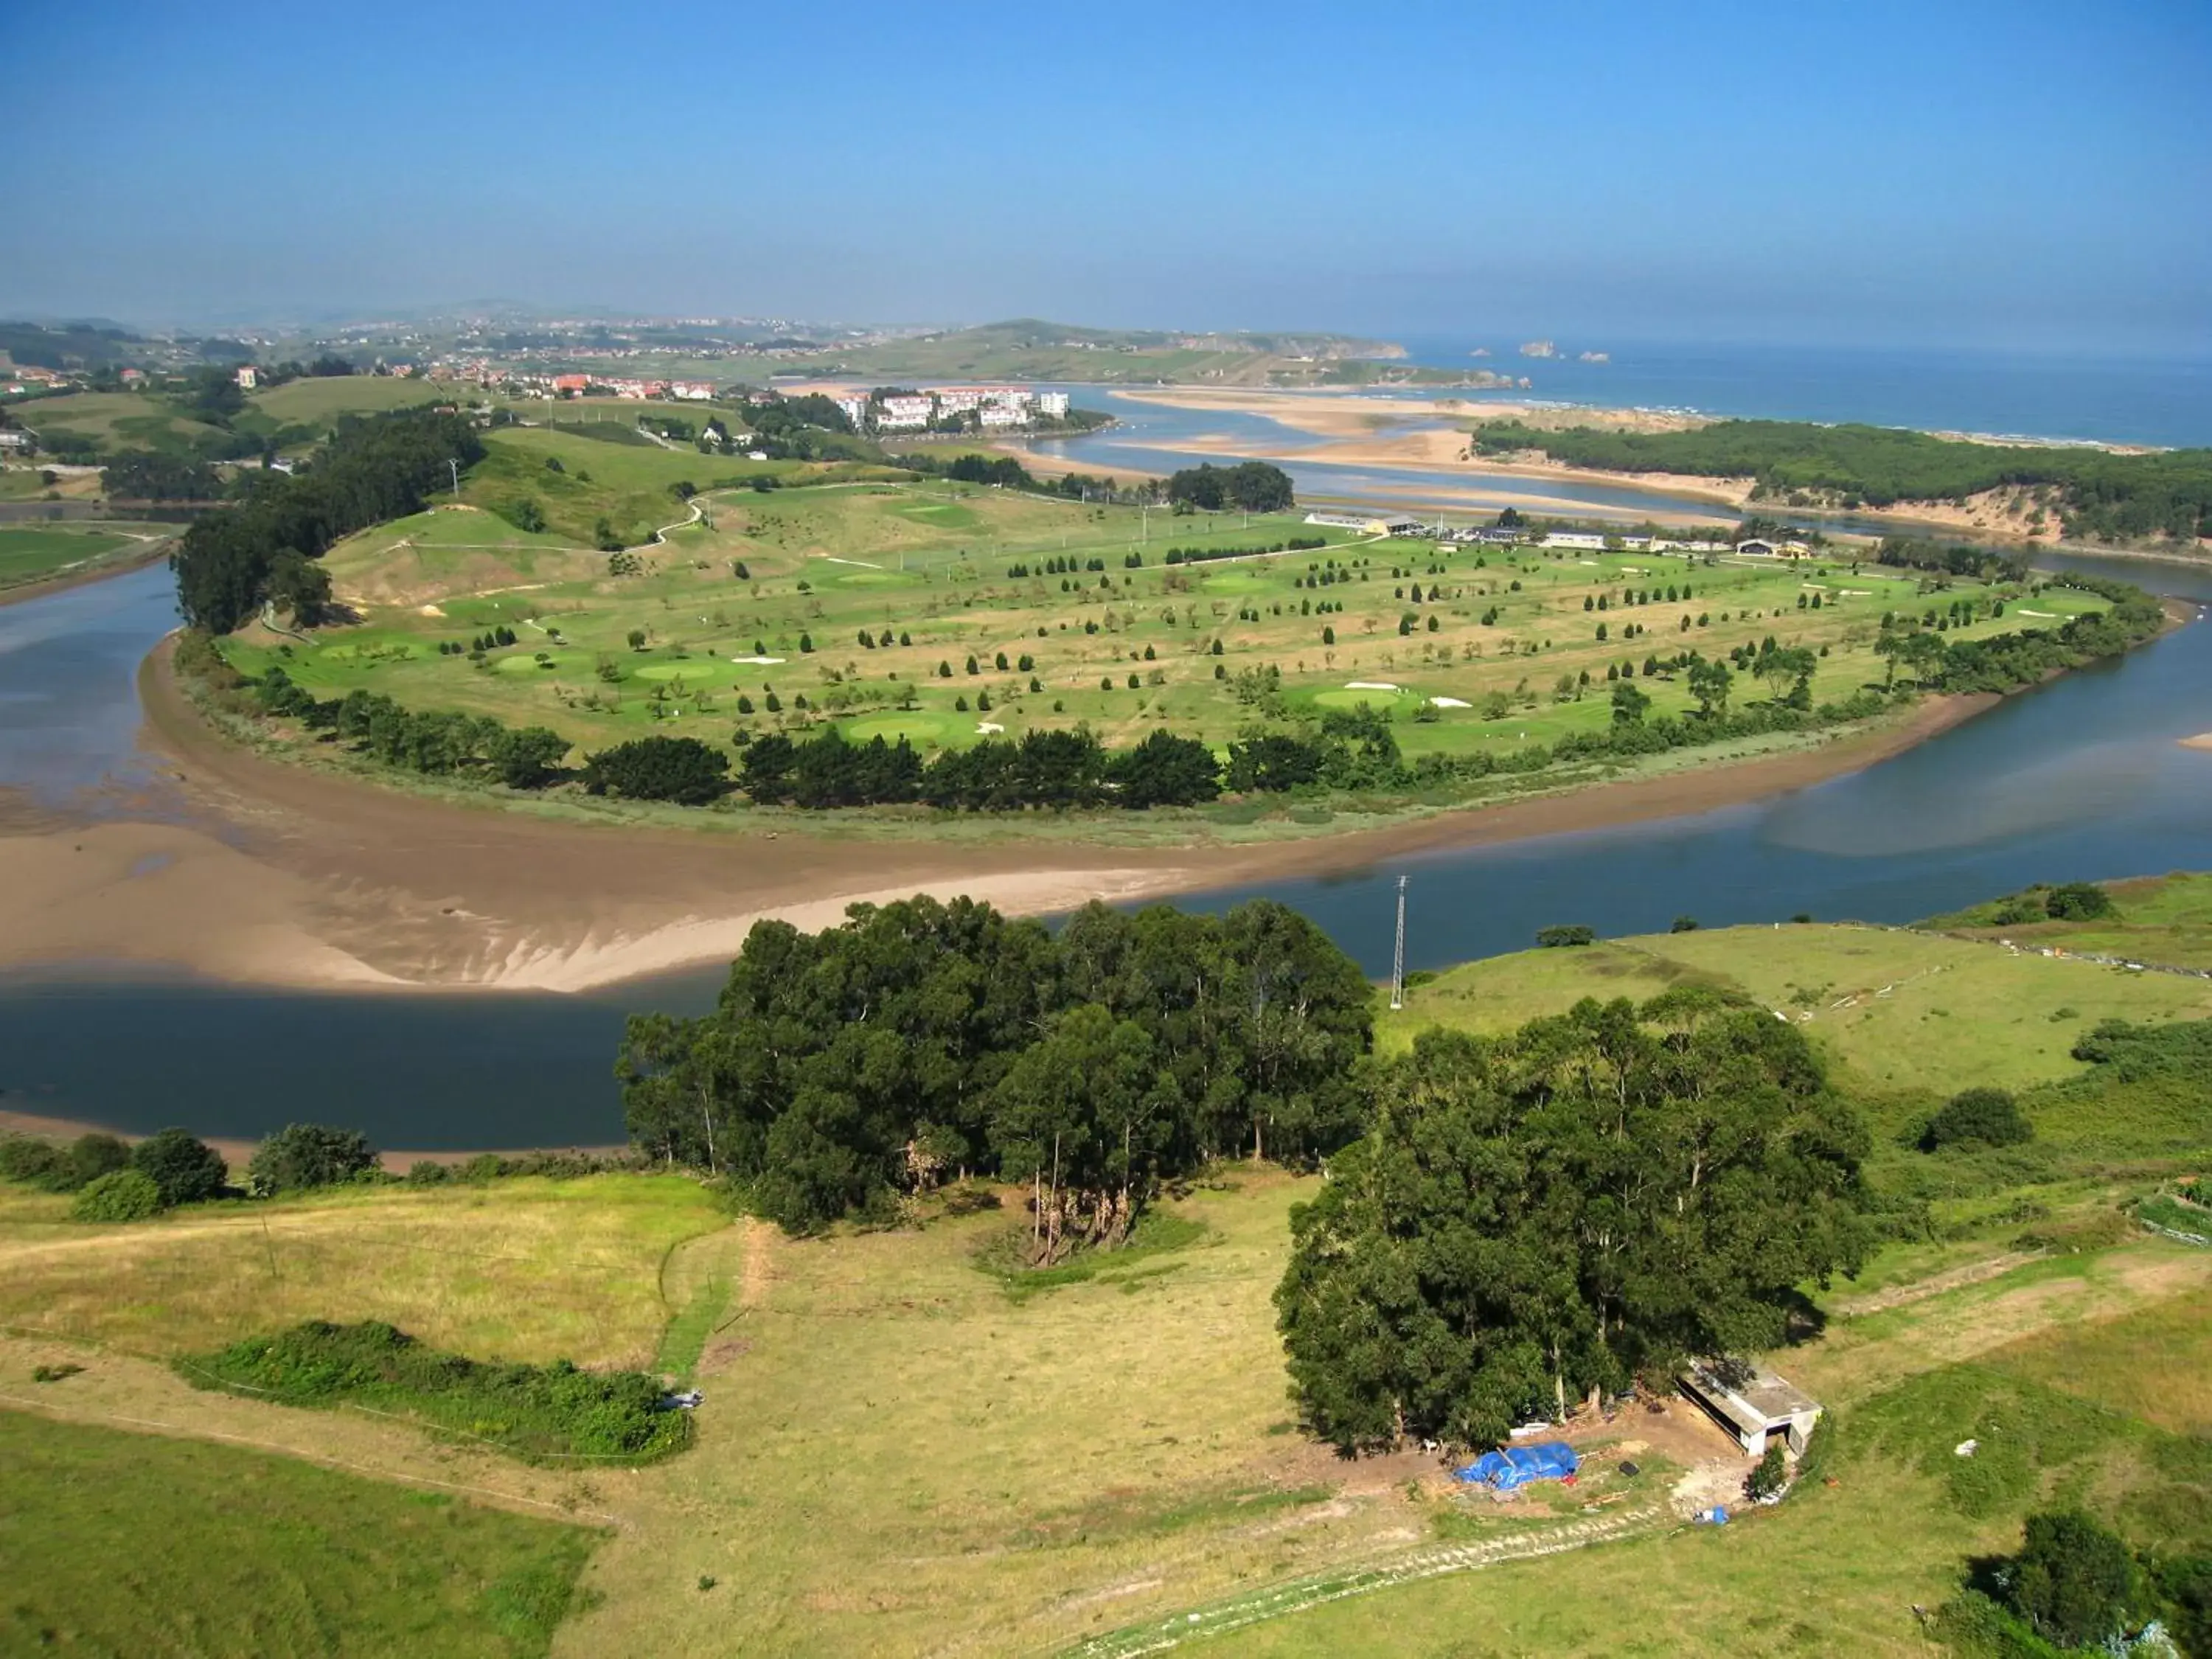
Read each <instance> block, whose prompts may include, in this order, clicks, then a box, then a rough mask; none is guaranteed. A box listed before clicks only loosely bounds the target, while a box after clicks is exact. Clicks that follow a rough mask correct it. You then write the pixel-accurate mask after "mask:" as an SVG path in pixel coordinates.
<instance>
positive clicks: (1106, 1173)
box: [990, 1003, 1172, 1262]
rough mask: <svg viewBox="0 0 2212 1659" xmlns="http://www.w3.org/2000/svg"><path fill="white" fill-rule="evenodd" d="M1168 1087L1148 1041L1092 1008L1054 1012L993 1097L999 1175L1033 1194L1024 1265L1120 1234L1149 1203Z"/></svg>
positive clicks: (1131, 1025) (1136, 1028) (1140, 1031)
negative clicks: (1075, 1241) (1074, 1245)
mask: <svg viewBox="0 0 2212 1659" xmlns="http://www.w3.org/2000/svg"><path fill="white" fill-rule="evenodd" d="M1171 1102H1172V1091H1171V1089H1170V1086H1169V1085H1167V1084H1166V1083H1165V1080H1164V1079H1161V1078H1160V1077H1159V1076H1158V1073H1157V1070H1156V1067H1155V1064H1154V1059H1153V1052H1152V1038H1151V1037H1150V1036H1148V1035H1147V1034H1146V1030H1145V1029H1144V1027H1143V1026H1141V1025H1139V1024H1137V1023H1136V1022H1135V1021H1133V1020H1127V1019H1120V1020H1117V1019H1116V1018H1115V1017H1114V1015H1113V1013H1112V1012H1111V1011H1110V1010H1109V1009H1106V1008H1103V1007H1101V1006H1098V1005H1097V1003H1086V1004H1084V1005H1083V1006H1079V1007H1075V1008H1071V1009H1068V1010H1067V1011H1066V1012H1063V1013H1061V1014H1060V1015H1059V1016H1058V1017H1057V1018H1055V1019H1054V1021H1053V1023H1052V1024H1051V1025H1050V1027H1049V1028H1048V1030H1046V1032H1045V1034H1044V1036H1042V1038H1041V1039H1040V1040H1039V1041H1037V1042H1035V1043H1032V1044H1031V1045H1030V1047H1029V1048H1026V1049H1024V1051H1023V1052H1022V1054H1021V1055H1020V1056H1019V1058H1018V1059H1017V1060H1015V1061H1014V1063H1013V1065H1012V1066H1011V1067H1010V1068H1009V1069H1008V1070H1007V1073H1006V1077H1005V1079H1003V1080H1002V1081H1001V1082H1000V1085H999V1087H998V1089H997V1091H996V1092H995V1094H994V1097H993V1103H992V1107H991V1118H990V1139H991V1145H992V1147H993V1149H994V1151H995V1152H997V1153H998V1156H999V1164H1000V1173H1001V1174H1002V1175H1003V1176H1006V1178H1008V1179H1010V1180H1014V1181H1027V1182H1030V1185H1031V1188H1032V1191H1033V1194H1034V1197H1033V1200H1032V1205H1033V1212H1034V1222H1033V1226H1032V1231H1031V1235H1030V1242H1031V1251H1030V1253H1031V1259H1032V1260H1033V1261H1037V1262H1048V1261H1057V1260H1059V1259H1060V1256H1062V1255H1065V1254H1066V1250H1067V1249H1068V1248H1069V1245H1070V1243H1072V1242H1073V1239H1072V1238H1071V1235H1073V1237H1074V1238H1079V1239H1080V1241H1081V1242H1082V1243H1087V1244H1097V1243H1114V1242H1118V1241H1119V1240H1120V1239H1121V1238H1123V1237H1127V1233H1128V1230H1129V1228H1130V1226H1131V1225H1132V1224H1133V1222H1134V1220H1135V1218H1136V1212H1137V1210H1138V1208H1139V1206H1141V1205H1142V1204H1143V1203H1144V1202H1145V1200H1146V1199H1147V1198H1148V1197H1149V1196H1150V1194H1151V1190H1152V1178H1153V1176H1154V1173H1155V1171H1156V1169H1157V1165H1158V1157H1159V1153H1160V1150H1161V1148H1162V1146H1163V1145H1164V1140H1165V1133H1164V1132H1165V1130H1166V1128H1167V1126H1168V1115H1169V1111H1170V1106H1171Z"/></svg>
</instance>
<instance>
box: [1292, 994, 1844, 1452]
mask: <svg viewBox="0 0 2212 1659" xmlns="http://www.w3.org/2000/svg"><path fill="white" fill-rule="evenodd" d="M1364 1095H1365V1097H1366V1105H1367V1127H1366V1131H1365V1133H1364V1135H1363V1137H1362V1138H1361V1139H1359V1140H1358V1141H1356V1142H1354V1143H1353V1144H1352V1145H1351V1146H1347V1147H1346V1148H1345V1149H1344V1150H1343V1151H1342V1152H1339V1153H1337V1154H1336V1155H1335V1156H1334V1157H1333V1158H1331V1159H1330V1160H1329V1168H1328V1174H1329V1179H1328V1183H1327V1184H1326V1185H1325V1186H1323V1187H1322V1188H1321V1190H1320V1193H1319V1194H1318V1195H1317V1196H1316V1198H1315V1199H1314V1200H1313V1201H1312V1202H1310V1203H1307V1204H1302V1205H1298V1206H1294V1207H1293V1208H1292V1210H1291V1241H1292V1243H1291V1262H1290V1267H1289V1268H1288V1270H1287V1271H1286V1272H1285V1274H1284V1276H1283V1280H1282V1283H1281V1285H1280V1286H1279V1288H1278V1289H1277V1291H1276V1292H1275V1303H1276V1307H1277V1309H1278V1311H1279V1321H1278V1322H1279V1327H1280V1328H1281V1330H1282V1333H1283V1337H1284V1346H1285V1351H1286V1353H1287V1356H1288V1358H1289V1364H1290V1372H1291V1385H1292V1389H1293V1391H1294V1393H1295V1394H1296V1396H1297V1401H1298V1403H1299V1407H1300V1411H1301V1414H1302V1416H1303V1417H1304V1421H1305V1425H1306V1426H1307V1427H1308V1428H1310V1430H1311V1431H1313V1432H1315V1433H1316V1434H1317V1435H1319V1436H1320V1437H1322V1438H1323V1439H1326V1440H1328V1441H1329V1442H1331V1443H1334V1445H1336V1446H1337V1447H1339V1448H1340V1449H1342V1450H1343V1451H1345V1452H1346V1453H1350V1452H1354V1451H1358V1450H1364V1449H1378V1448H1386V1447H1392V1446H1395V1445H1398V1444H1401V1443H1403V1442H1404V1441H1406V1440H1407V1439H1409V1438H1414V1437H1435V1438H1437V1439H1442V1440H1447V1441H1449V1442H1451V1443H1454V1444H1455V1445H1462V1446H1466V1445H1488V1444H1493V1443H1498V1442H1500V1441H1503V1440H1504V1438H1505V1437H1506V1435H1507V1434H1508V1432H1509V1431H1510V1430H1511V1429H1512V1427H1513V1426H1514V1425H1516V1424H1518V1423H1521V1422H1523V1421H1526V1420H1528V1418H1529V1417H1530V1416H1531V1415H1535V1416H1541V1417H1545V1418H1556V1417H1559V1416H1564V1415H1565V1407H1566V1405H1567V1403H1568V1402H1569V1401H1570V1400H1575V1401H1579V1400H1580V1399H1581V1398H1582V1397H1583V1395H1595V1394H1596V1393H1599V1392H1601V1391H1603V1392H1613V1391H1617V1390H1620V1389H1625V1388H1626V1387H1627V1386H1628V1385H1629V1384H1630V1383H1632V1382H1636V1381H1638V1380H1642V1381H1645V1382H1648V1383H1652V1384H1654V1385H1656V1386H1658V1387H1660V1388H1662V1389H1663V1388H1665V1387H1667V1386H1668V1383H1669V1380H1670V1379H1671V1378H1672V1376H1673V1375H1674V1371H1675V1370H1676V1368H1677V1366H1678V1365H1679V1364H1680V1362H1681V1361H1683V1360H1684V1359H1686V1358H1691V1357H1693V1356H1700V1355H1709V1354H1728V1353H1747V1352H1759V1351H1760V1350H1763V1349H1768V1348H1772V1347H1775V1346H1778V1345H1779V1344H1780V1343H1781V1342H1782V1341H1783V1340H1784V1337H1785V1336H1786V1334H1787V1333H1788V1331H1789V1328H1790V1320H1791V1317H1792V1314H1793V1310H1795V1309H1796V1307H1797V1306H1798V1305H1799V1304H1800V1297H1799V1292H1798V1288H1797V1287H1798V1286H1799V1285H1803V1284H1806V1283H1810V1282H1816V1283H1820V1284H1826V1282H1827V1281H1828V1279H1829V1277H1830V1275H1832V1274H1833V1273H1838V1272H1844V1273H1850V1272H1855V1271H1856V1270H1857V1267H1858V1266H1859V1265H1860V1263H1861V1261H1863V1259H1864V1257H1865V1255H1866V1253H1867V1251H1868V1249H1869V1246H1870V1243H1871V1242H1872V1231H1871V1229H1870V1227H1869V1225H1868V1223H1867V1221H1866V1219H1865V1218H1864V1215H1863V1211H1864V1209H1865V1207H1866V1197H1865V1191H1864V1188H1863V1182H1862V1178H1861V1175H1860V1163H1861V1160H1862V1159H1863V1158H1864V1157H1865V1156H1866V1153H1867V1152H1868V1149H1869V1141H1868V1136H1867V1132H1866V1130H1865V1128H1864V1127H1863V1125H1862V1124H1861V1123H1860V1122H1859V1121H1858V1119H1857V1115H1855V1114H1854V1113H1853V1111H1852V1109H1851V1108H1850V1105H1849V1103H1847V1102H1845V1101H1844V1100H1843V1099H1842V1098H1841V1097H1838V1095H1837V1094H1836V1093H1835V1092H1834V1091H1832V1090H1831V1089H1830V1087H1829V1086H1828V1083H1827V1079H1826V1076H1825V1075H1824V1073H1823V1071H1822V1068H1821V1064H1820V1057H1819V1055H1818V1054H1816V1053H1815V1051H1814V1048H1812V1046H1811V1044H1810V1043H1809V1042H1808V1041H1807V1040H1806V1038H1805V1036H1803V1034H1802V1032H1800V1031H1799V1030H1798V1029H1797V1028H1796V1027H1795V1026H1793V1025H1790V1024H1787V1023H1785V1022H1781V1021H1778V1020H1776V1019H1775V1018H1773V1016H1772V1015H1771V1014H1770V1013H1769V1012H1767V1011H1766V1010H1765V1009H1764V1008H1759V1007H1754V1006H1749V1005H1747V1004H1746V1003H1745V1002H1743V1001H1741V1000H1736V999H1729V998H1724V997H1723V995H1721V994H1717V993H1715V992H1712V991H1710V990H1705V989H1702V988H1699V989H1690V990H1680V991H1673V992H1669V993H1668V994H1664V995H1662V996H1661V997H1659V998H1657V999H1656V1000H1653V1001H1650V1002H1648V1003H1646V1004H1644V1006H1642V1007H1641V1008H1638V1007H1635V1006H1632V1005H1631V1004H1630V1003H1629V1002H1627V1001H1626V1000H1619V1001H1615V1002H1613V1003H1611V1004H1608V1005H1605V1006H1600V1005H1599V1004H1598V1003H1596V1002H1595V1001H1593V1000H1588V999H1585V1000H1583V1001H1582V1002H1581V1003H1578V1004H1577V1006H1575V1007H1574V1008H1573V1009H1572V1010H1571V1012H1568V1013H1566V1014H1564V1015H1559V1016H1557V1017H1554V1018H1544V1019H1537V1020H1534V1021H1531V1022H1530V1023H1529V1024H1527V1025H1524V1026H1522V1028H1521V1029H1520V1030H1518V1031H1516V1032H1514V1033H1512V1034H1510V1035H1509V1036H1501V1037H1498V1038H1494V1039H1485V1038H1481V1037H1476V1036H1468V1035H1466V1034H1463V1033H1458V1032H1444V1031H1437V1030H1431V1031H1428V1032H1425V1033H1424V1034H1423V1035H1421V1036H1419V1037H1418V1038H1416V1039H1415V1041H1414V1044H1413V1052H1412V1054H1409V1055H1407V1056H1405V1057H1404V1058H1401V1059H1399V1060H1393V1061H1389V1062H1388V1063H1385V1064H1382V1065H1378V1066H1375V1067H1373V1068H1372V1070H1371V1072H1370V1073H1369V1074H1368V1076H1367V1077H1366V1079H1364Z"/></svg>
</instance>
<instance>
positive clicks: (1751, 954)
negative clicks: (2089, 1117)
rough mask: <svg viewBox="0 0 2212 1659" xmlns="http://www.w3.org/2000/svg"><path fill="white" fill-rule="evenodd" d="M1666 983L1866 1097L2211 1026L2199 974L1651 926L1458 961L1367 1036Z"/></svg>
mask: <svg viewBox="0 0 2212 1659" xmlns="http://www.w3.org/2000/svg"><path fill="white" fill-rule="evenodd" d="M2190 879H2191V884H2192V885H2194V884H2201V883H2202V882H2203V878H2201V877H2198V878H2190ZM1679 984H1710V985H1715V986H1718V987H1724V988H1729V989H1733V990H1738V991H1741V992H1743V993H1745V994H1747V995H1750V996H1752V997H1753V998H1755V999H1757V1000H1759V1001H1760V1002H1762V1003H1765V1005H1766V1006H1768V1007H1770V1008H1773V1009H1775V1010H1777V1011H1778V1012H1782V1013H1784V1014H1786V1015H1787V1016H1788V1017H1789V1018H1791V1019H1792V1020H1794V1021H1796V1023H1797V1024H1800V1025H1802V1027H1803V1029H1804V1030H1805V1032H1806V1034H1807V1035H1808V1036H1810V1037H1811V1038H1812V1039H1813V1041H1814V1043H1815V1044H1817V1045H1818V1046H1819V1047H1820V1048H1821V1049H1822V1050H1824V1051H1825V1052H1826V1054H1828V1055H1829V1056H1830V1057H1831V1058H1832V1060H1836V1061H1838V1062H1840V1064H1841V1066H1842V1068H1843V1071H1842V1075H1843V1076H1844V1077H1845V1078H1846V1079H1849V1080H1850V1083H1851V1085H1853V1086H1854V1087H1855V1088H1856V1089H1857V1091H1860V1092H1861V1093H1864V1094H1872V1095H1875V1096H1881V1095H1888V1094H1904V1095H1907V1096H1925V1097H1940V1096H1945V1095H1948V1094H1952V1093H1954V1092H1956V1091H1959V1090H1960V1089H1965V1088H1969V1087H1972V1086H1974V1085H1980V1084H1988V1085H1996V1086H2000V1087H2005V1088H2015V1089H2020V1088H2027V1087H2029V1086H2032V1085H2035V1084H2038V1083H2045V1082H2051V1081H2054V1080H2056V1079H2060V1078H2064V1077H2070V1076H2074V1075H2075V1074H2077V1073H2080V1072H2081V1071H2083V1070H2084V1069H2086V1068H2085V1067H2084V1066H2082V1065H2081V1063H2080V1062H2079V1061H2076V1060H2073V1059H2071V1058H2070V1057H2069V1050H2070V1049H2071V1048H2073V1046H2074V1043H2075V1040H2076V1039H2077V1038H2078V1037H2079V1036H2081V1034H2082V1033H2083V1032H2084V1031H2086V1030H2088V1029H2089V1028H2090V1027H2091V1026H2092V1025H2094V1024H2096V1023H2097V1022H2098V1021H2100V1020H2103V1019H2112V1018H2125V1019H2134V1020H2147V1019H2202V1018H2208V1017H2212V981H2205V980H2198V979H2185V978H2179V977H2176V976H2172V975H2160V974H2131V973H2129V972H2127V971H2126V970H2125V969H2115V968H2106V967H2101V966H2099V965H2098V964H2096V963H2087V962H2076V961H2066V960H2060V959H2054V958H2051V957H2044V956H2040V955H2037V954H2033V953H2030V952H2024V951H2022V952H2015V951H2008V950H2006V949H2005V948H2003V947H2002V946H2001V945H1996V944H1995V943H1986V944H1984V943H1977V942H1972V941H1969V940H1966V939H1948V938H1944V937H1941V936H1938V935H1935V934H1930V933H1915V932H1911V931H1908V930H1905V929H1901V928H1875V927H1834V926H1826V925H1820V924H1814V925H1811V926H1790V927H1729V928H1712V929H1707V930H1700V931H1699V932H1695V933H1656V934H1651V935H1649V936H1647V937H1644V938H1639V939H1613V940H1607V941H1604V942H1602V943H1601V944H1598V945H1590V946H1588V947H1585V948H1575V949H1567V950H1551V951H1526V952H1523V953H1522V954H1520V955H1517V956H1510V957H1491V958H1490V959H1488V960H1487V961H1483V962H1476V963H1468V964H1466V965H1465V966H1463V967H1460V968H1455V969H1451V970H1450V971H1449V972H1447V973H1444V974H1442V975H1438V976H1437V978H1436V979H1434V980H1432V981H1428V982H1426V983H1424V984H1420V985H1417V986H1416V987H1413V989H1412V990H1410V991H1409V992H1408V993H1407V998H1406V1007H1405V1009H1404V1010H1403V1011H1402V1012H1400V1013H1396V1014H1390V1015H1386V1016H1385V1017H1384V1018H1383V1023H1382V1025H1381V1028H1380V1033H1379V1036H1378V1041H1379V1042H1381V1043H1382V1045H1383V1046H1384V1047H1385V1048H1392V1047H1398V1046H1402V1045H1404V1044H1407V1043H1409V1042H1411V1041H1412V1037H1413V1032H1415V1031H1416V1030H1420V1029H1421V1028H1422V1027H1424V1026H1426V1025H1430V1024H1443V1025H1455V1026H1463V1027H1466V1028H1468V1029H1470V1030H1482V1031H1498V1030H1507V1029H1509V1028H1510V1027H1512V1026H1514V1025H1516V1024H1520V1023H1521V1022H1522V1021H1523V1020H1526V1019H1528V1018H1532V1017H1533V1016H1534V1015H1536V1014H1538V1013H1541V1012H1547V1011H1550V1010H1555V1009H1557V1008H1559V1007H1561V1006H1565V1005H1566V1004H1567V1003H1571V1002H1572V1001H1573V1000H1575V999H1576V998H1577V997H1581V996H1595V997H1596V998H1598V999H1600V1000H1610V999H1612V998H1613V997H1616V996H1626V997H1629V998H1631V999H1632V1000H1637V1001H1642V1000H1644V999H1646V998H1649V997H1652V996H1656V995H1657V994H1659V993H1660V992H1661V991H1663V990H1665V989H1667V988H1668V987H1670V986H1673V985H1679Z"/></svg>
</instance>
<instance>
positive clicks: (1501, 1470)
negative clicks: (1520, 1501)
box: [1452, 1440, 1575, 1492]
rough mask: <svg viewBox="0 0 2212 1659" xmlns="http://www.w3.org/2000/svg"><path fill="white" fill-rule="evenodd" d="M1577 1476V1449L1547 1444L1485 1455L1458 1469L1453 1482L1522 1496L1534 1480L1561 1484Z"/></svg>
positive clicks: (1558, 1442)
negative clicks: (1522, 1491)
mask: <svg viewBox="0 0 2212 1659" xmlns="http://www.w3.org/2000/svg"><path fill="white" fill-rule="evenodd" d="M1574 1472H1575V1449H1574V1448H1573V1447H1572V1446H1570V1445H1569V1444H1567V1443H1566V1442H1565V1441H1564V1440H1546V1441H1542V1442H1540V1443H1538V1444H1536V1445H1534V1446H1508V1447H1506V1448H1505V1449H1504V1450H1503V1451H1492V1452H1485V1453H1483V1455H1481V1456H1480V1457H1478V1458H1476V1459H1475V1460H1474V1462H1472V1463H1469V1464H1468V1466H1467V1467H1466V1468H1462V1469H1454V1470H1453V1471H1452V1478H1453V1479H1454V1480H1464V1481H1467V1482H1468V1484H1469V1485H1471V1486H1490V1487H1492V1488H1494V1489H1495V1490H1497V1491H1498V1492H1518V1491H1519V1490H1520V1489H1521V1488H1522V1487H1523V1486H1527V1485H1528V1483H1529V1482H1530V1481H1531V1480H1561V1479H1563V1478H1565V1476H1567V1475H1570V1474H1573V1473H1574Z"/></svg>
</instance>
